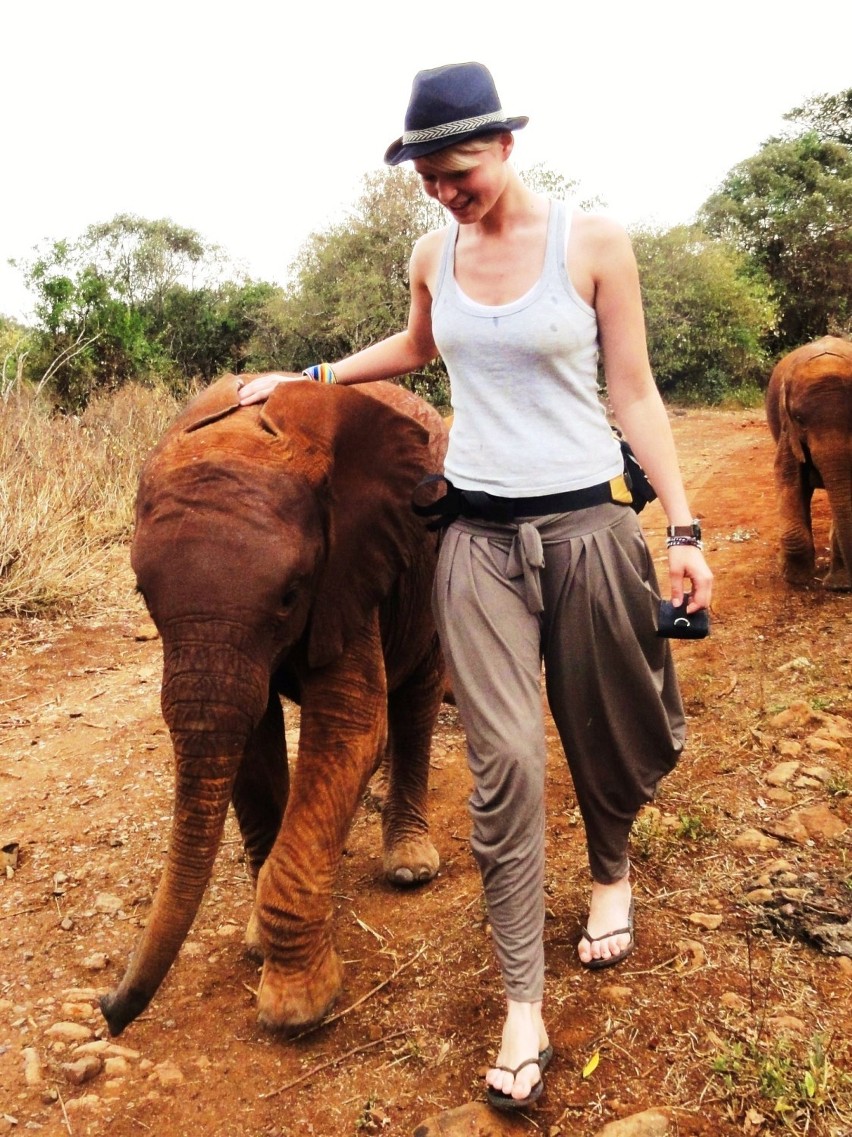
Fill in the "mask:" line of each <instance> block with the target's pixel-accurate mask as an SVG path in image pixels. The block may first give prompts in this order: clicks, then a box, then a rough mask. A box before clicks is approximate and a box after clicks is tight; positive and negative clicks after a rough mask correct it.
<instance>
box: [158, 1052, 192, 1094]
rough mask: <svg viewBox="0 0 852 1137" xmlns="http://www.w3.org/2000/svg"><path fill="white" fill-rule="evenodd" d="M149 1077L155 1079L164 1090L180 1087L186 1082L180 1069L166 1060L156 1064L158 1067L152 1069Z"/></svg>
mask: <svg viewBox="0 0 852 1137" xmlns="http://www.w3.org/2000/svg"><path fill="white" fill-rule="evenodd" d="M151 1077H152V1078H155V1079H156V1080H157V1081H158V1082H159V1083H160V1085H161V1086H162V1087H163V1089H164V1090H170V1089H174V1088H175V1087H176V1086H181V1085H183V1083H184V1081H185V1080H186V1079H185V1078H184V1076H183V1073H182V1071H181V1070H180V1068H179V1067H178V1066H176V1065H175V1063H174V1062H171V1061H169V1060H168V1059H167V1060H166V1061H165V1062H160V1063H158V1065H156V1066H155V1067H154V1070H153V1072H152V1074H151Z"/></svg>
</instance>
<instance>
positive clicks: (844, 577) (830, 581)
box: [822, 568, 852, 592]
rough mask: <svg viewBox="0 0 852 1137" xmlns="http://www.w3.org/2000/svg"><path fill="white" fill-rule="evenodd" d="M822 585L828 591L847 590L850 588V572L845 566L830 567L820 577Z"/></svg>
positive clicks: (851, 582) (851, 581)
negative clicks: (839, 567)
mask: <svg viewBox="0 0 852 1137" xmlns="http://www.w3.org/2000/svg"><path fill="white" fill-rule="evenodd" d="M822 586H823V588H827V589H828V590H829V591H830V592H849V590H850V589H852V574H850V573H849V572H848V571H847V570H846V568H842V569H837V570H835V569H832V570H831V571H830V572H829V573H827V574H826V576H824V577H823V578H822Z"/></svg>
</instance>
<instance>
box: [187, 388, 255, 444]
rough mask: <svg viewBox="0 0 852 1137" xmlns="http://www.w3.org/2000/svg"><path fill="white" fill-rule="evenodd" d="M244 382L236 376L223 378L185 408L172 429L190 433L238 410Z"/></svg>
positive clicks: (205, 389)
mask: <svg viewBox="0 0 852 1137" xmlns="http://www.w3.org/2000/svg"><path fill="white" fill-rule="evenodd" d="M248 378H252V376H249V377H248ZM242 382H243V379H238V378H237V376H236V375H223V376H221V378H219V379H217V380H216V382H215V383H211V384H210V386H209V387H205V388H204V390H203V391H202V392H201V393H200V394H198V395H196V397H195V398H194V399H192V401H191V402H189V403H188V404H187V405H186V407H184V409H183V410H182V411H181V413H180V414H179V415H178V417H177V418H176V419H175V421H174V423H173V424H172V429H173V430H175V431H183V432H184V433H189V432H190V431H192V430H198V428H199V427H202V426H206V425H207V423H209V422H216V420H217V419H220V418H224V417H225V415H229V414H231V413H232V412H233V411H236V410H238V409H239V406H240V398H239V394H238V392H239V389H240V386H241V385H242Z"/></svg>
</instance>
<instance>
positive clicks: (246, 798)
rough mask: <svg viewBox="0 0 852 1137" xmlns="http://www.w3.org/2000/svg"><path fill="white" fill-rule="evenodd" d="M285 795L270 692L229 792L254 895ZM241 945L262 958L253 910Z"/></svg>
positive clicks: (279, 720) (277, 703)
mask: <svg viewBox="0 0 852 1137" xmlns="http://www.w3.org/2000/svg"><path fill="white" fill-rule="evenodd" d="M288 791H289V774H288V770H287V746H286V742H285V738H284V715H283V711H282V708H281V699H280V698H279V696H278V692H277V691H275V690H274V689H273V688H271V687H270V691H269V702H268V703H267V707H266V711H265V712H264V715H263V718H262V719H261V721H260V723H259V724H258V726H257V728H256V730H255V731H254V732H253V734H252V736H251V738H250V739H249V741H248V744H247V746H246V749H245V754H244V756H243V760H242V762H241V763H240V768H239V770H238V771H237V776H236V779H235V781H234V788H233V790H232V792H231V800H232V802H233V806H234V812H235V814H236V815H237V822H238V824H239V827H240V834H241V835H242V839H243V846H244V848H245V852H246V864H247V866H248V870H249V873H250V874H251V879H252V884H253V885H254V887H255V890H256V889H257V878H258V876H259V875H260V870H261V868H262V866H263V864H264V862H265V861H266V858H267V857H268V856H269V852H270V850H271V849H272V846H273V845H274V843H275V839H276V837H277V836H278V832H279V830H280V828H281V819H282V817H283V816H284V807H285V806H286V804H287V794H288ZM245 943H246V948H247V950H248V953H249V955H250V956H252V957H253V958H254V959H262V958H263V947H262V944H261V937H260V924H259V921H258V918H257V913H256V911H255V910H254V909H252V914H251V917H250V918H249V922H248V927H247V928H246V934H245Z"/></svg>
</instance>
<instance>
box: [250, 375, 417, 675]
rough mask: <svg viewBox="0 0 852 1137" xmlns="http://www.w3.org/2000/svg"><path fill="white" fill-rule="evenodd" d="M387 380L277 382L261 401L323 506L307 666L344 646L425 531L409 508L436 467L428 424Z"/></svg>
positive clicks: (403, 566)
mask: <svg viewBox="0 0 852 1137" xmlns="http://www.w3.org/2000/svg"><path fill="white" fill-rule="evenodd" d="M388 386H389V384H384V383H377V384H370V385H369V387H365V388H364V389H357V390H356V389H354V388H352V387H326V386H319V385H317V384H315V383H298V382H295V383H288V384H282V386H281V387H279V388H278V389H277V390H276V391H275V392H273V394H272V396H271V397H270V398H269V400H268V402H267V403H266V405H265V406H264V408H263V413H262V421H263V424H264V426H265V427H266V428H267V429H274V430H275V432H276V433H278V434H282V435H288V436H290V438H291V439H292V440H293V449H294V452H295V453H296V454H299V455H300V458H299V461H300V462H302V463H304V467H303V468H304V472H305V473H306V475H307V477H308V479H309V480H310V481H311V482H312V483H313V484H314V485H315V486H316V487H317V492H318V494H319V496H320V499H321V502H324V504H325V508H326V518H325V522H326V534H327V542H328V548H327V556H326V560H325V563H324V565H323V567H322V569H321V571H320V576H319V580H318V582H317V587H316V591H315V597H314V605H313V609H312V613H311V622H310V627H309V633H308V637H309V638H308V663H309V665H310V666H311V667H312V668H313V667H322V666H324V665H325V664H327V663H330V662H331V661H332V660H333V659H335V658H337V657H338V656H339V655H340V654H341V653H342V652H343V650H344V648H345V646H346V644H347V642H348V641H349V639H350V638H351V637H352V636H353V635H354V634H355V633H356V632H358V631H359V630H360V628H362V627H363V625H364V624H365V623H366V621H367V620H368V619H369V617H370V615H371V614H372V613H373V611H374V610H375V609H376V607H377V605H379V604H380V603H381V602H382V601H383V600H384V599H385V598H386V597H387V596H388V594H389V593H390V591H391V589H392V588H393V585H394V583H395V582H396V580H397V579H398V577H399V575H400V573H402V572H403V571H404V570H405V569H406V568H407V567H408V565H409V564H410V563H411V561H412V558H413V557H414V556H415V554H416V552H417V550H418V549H422V548H423V546H424V543H425V542H428V541H429V539H430V538H429V536H428V535H427V534H426V532H425V530H424V526H423V523H422V522H421V521H420V520H419V519H418V518H417V517H415V515H414V513H413V511H412V509H411V499H412V496H413V494H414V490H415V487H416V486H417V484H418V483H419V482H420V481H421V480H422V479H423V478H424V477H425V476H426V475H427V474H429V473H432V472H434V471H433V470H432V468H431V467H432V466H433V465H434V461H430V451H429V432H428V430H427V429H425V428H424V427H423V426H422V425H421V424H420V423H418V422H417V421H416V420H415V419H413V418H411V417H409V416H408V415H406V414H402V413H400V411H398V410H396V409H394V407H392V406H389V405H388V404H387V402H385V401H384V397H385V395H386V394H392V392H388V391H387V388H388ZM427 602H428V598H427Z"/></svg>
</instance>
